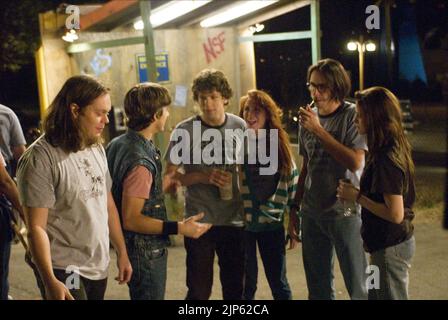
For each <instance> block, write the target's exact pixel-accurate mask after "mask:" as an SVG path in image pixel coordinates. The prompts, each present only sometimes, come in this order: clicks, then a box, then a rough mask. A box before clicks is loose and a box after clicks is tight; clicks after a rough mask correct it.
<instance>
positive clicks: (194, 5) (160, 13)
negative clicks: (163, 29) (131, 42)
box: [134, 0, 212, 30]
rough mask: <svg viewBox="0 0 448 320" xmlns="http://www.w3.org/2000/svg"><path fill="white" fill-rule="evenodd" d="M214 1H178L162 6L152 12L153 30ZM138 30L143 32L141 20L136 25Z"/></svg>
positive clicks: (150, 18)
mask: <svg viewBox="0 0 448 320" xmlns="http://www.w3.org/2000/svg"><path fill="white" fill-rule="evenodd" d="M211 1H212V0H188V1H187V0H177V1H170V2H168V3H167V4H164V5H161V6H159V7H157V8H155V9H154V10H151V16H150V17H149V20H150V21H151V25H152V27H153V28H156V27H159V26H161V25H163V24H165V23H167V22H169V21H172V20H174V19H176V18H178V17H180V16H183V15H185V14H187V13H189V12H191V11H193V10H196V9H198V8H200V7H202V6H203V5H206V4H207V3H209V2H211ZM134 28H135V29H136V30H143V21H142V20H139V21H137V22H135V23H134Z"/></svg>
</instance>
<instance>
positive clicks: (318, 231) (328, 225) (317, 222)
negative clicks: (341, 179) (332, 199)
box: [302, 215, 367, 300]
mask: <svg viewBox="0 0 448 320" xmlns="http://www.w3.org/2000/svg"><path fill="white" fill-rule="evenodd" d="M360 229H361V218H360V216H359V215H354V216H350V217H337V218H334V219H314V218H311V217H309V216H308V215H303V217H302V245H303V264H304V268H305V275H306V281H307V285H308V293H309V299H312V300H333V299H335V292H334V274H333V269H334V251H335V249H336V255H337V257H338V260H339V265H340V267H341V271H342V275H343V277H344V282H345V286H346V288H347V291H348V293H349V295H350V298H351V299H354V300H365V299H367V289H366V279H367V274H366V267H367V259H366V255H365V252H364V248H363V241H362V239H361V233H360Z"/></svg>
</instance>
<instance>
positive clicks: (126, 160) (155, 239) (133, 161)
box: [106, 129, 170, 250]
mask: <svg viewBox="0 0 448 320" xmlns="http://www.w3.org/2000/svg"><path fill="white" fill-rule="evenodd" d="M106 154H107V162H108V165H109V171H110V175H111V177H112V180H113V182H112V195H113V197H114V200H115V204H116V205H117V209H118V211H119V212H120V213H121V204H122V194H123V182H124V180H125V178H126V176H127V175H128V174H129V172H131V170H132V169H134V168H135V167H136V166H144V167H146V168H147V169H148V170H149V172H151V174H152V177H153V183H152V186H151V190H150V193H149V199H146V200H145V203H144V206H143V210H142V214H143V215H145V216H148V217H151V218H154V219H160V220H163V221H167V214H166V208H165V203H164V196H163V191H162V162H161V160H160V151H159V149H157V147H156V146H154V144H153V143H152V142H151V141H149V140H147V139H145V138H144V137H143V136H141V135H139V134H138V133H137V132H136V131H134V130H131V129H128V131H127V132H126V133H125V134H123V135H121V136H119V137H117V138H115V139H113V140H112V141H111V142H110V143H109V145H108V146H107V147H106ZM120 220H122V216H121V214H120ZM123 233H124V236H125V239H126V243H127V244H131V245H137V243H140V244H142V243H143V242H144V246H145V247H146V248H147V249H149V250H156V249H160V248H165V247H167V246H168V245H169V244H170V242H169V237H168V236H167V235H151V234H141V233H136V232H133V231H128V230H123Z"/></svg>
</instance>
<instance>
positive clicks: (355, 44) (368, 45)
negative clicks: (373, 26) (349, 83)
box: [347, 35, 376, 90]
mask: <svg viewBox="0 0 448 320" xmlns="http://www.w3.org/2000/svg"><path fill="white" fill-rule="evenodd" d="M347 49H348V50H349V51H356V50H358V62H359V90H363V89H364V52H366V51H370V52H372V51H375V50H376V45H375V43H373V42H372V41H366V42H364V37H363V36H362V35H361V36H359V39H358V41H350V42H349V43H347Z"/></svg>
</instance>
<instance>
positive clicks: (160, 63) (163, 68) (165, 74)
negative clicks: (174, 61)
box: [136, 53, 170, 83]
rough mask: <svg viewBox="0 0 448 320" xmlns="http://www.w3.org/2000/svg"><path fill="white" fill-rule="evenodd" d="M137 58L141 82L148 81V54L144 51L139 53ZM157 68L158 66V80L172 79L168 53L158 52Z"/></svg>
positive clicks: (138, 74)
mask: <svg viewBox="0 0 448 320" xmlns="http://www.w3.org/2000/svg"><path fill="white" fill-rule="evenodd" d="M136 58H137V77H138V81H139V82H140V83H142V82H146V81H148V75H147V74H146V67H147V64H146V55H145V54H144V53H138V54H137V55H136ZM156 68H157V82H168V81H170V73H169V69H168V53H157V54H156Z"/></svg>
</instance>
